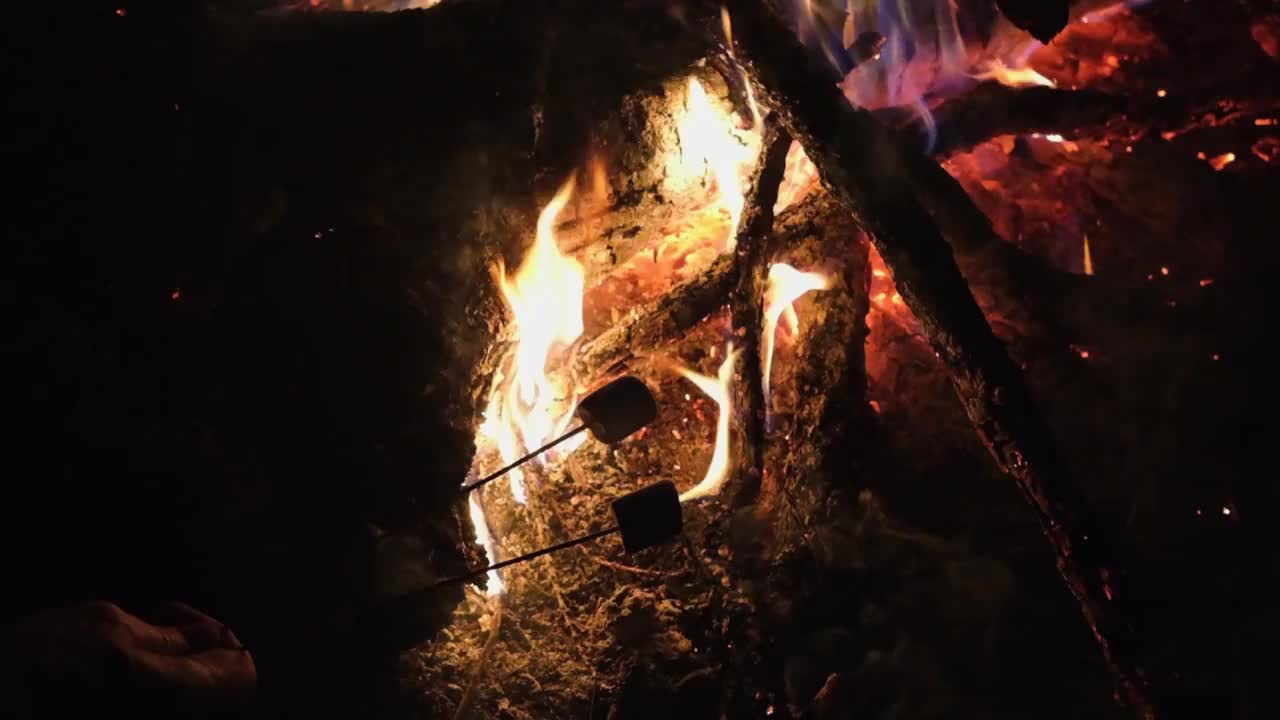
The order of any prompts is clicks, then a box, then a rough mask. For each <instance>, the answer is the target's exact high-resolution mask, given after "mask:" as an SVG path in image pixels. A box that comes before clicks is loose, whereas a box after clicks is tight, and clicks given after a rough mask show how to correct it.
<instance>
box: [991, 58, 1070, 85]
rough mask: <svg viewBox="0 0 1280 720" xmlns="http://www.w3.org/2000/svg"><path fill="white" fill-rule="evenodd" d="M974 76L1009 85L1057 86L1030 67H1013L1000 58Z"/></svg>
mask: <svg viewBox="0 0 1280 720" xmlns="http://www.w3.org/2000/svg"><path fill="white" fill-rule="evenodd" d="M973 77H974V79H977V80H995V81H996V82H998V83H1000V84H1001V85H1007V86H1009V87H1029V86H1032V85H1039V86H1041V87H1057V83H1055V82H1054V81H1052V80H1050V79H1049V78H1047V77H1045V76H1043V75H1041V74H1040V73H1038V72H1036V71H1035V70H1033V69H1031V68H1029V67H1019V68H1011V67H1009V66H1007V65H1005V64H1004V61H1002V60H999V59H996V60H992V61H991V63H990V64H989V65H987V69H986V70H984V71H983V72H980V73H977V74H975V75H973Z"/></svg>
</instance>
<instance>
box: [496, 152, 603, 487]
mask: <svg viewBox="0 0 1280 720" xmlns="http://www.w3.org/2000/svg"><path fill="white" fill-rule="evenodd" d="M573 187H574V181H573V178H572V177H570V178H569V180H568V181H567V182H565V184H564V185H562V186H561V187H560V190H559V192H557V193H556V195H555V197H554V198H552V199H551V202H549V203H547V206H546V207H545V208H543V210H542V213H541V214H540V215H539V216H538V229H537V234H536V235H535V237H534V241H533V247H531V248H530V249H529V254H528V255H526V256H525V259H524V261H523V262H522V263H521V264H520V267H519V268H518V269H517V270H516V272H515V274H514V275H511V276H508V275H507V273H506V268H505V267H504V266H503V265H502V263H501V262H499V264H498V286H499V288H500V289H501V291H502V297H503V299H504V300H506V303H507V307H508V308H509V309H510V310H511V315H512V318H513V321H514V323H515V327H516V332H517V339H516V347H515V351H514V353H513V356H512V361H511V362H512V366H513V370H514V376H513V377H511V378H510V379H509V380H508V381H507V382H506V384H505V387H503V382H502V381H503V380H504V378H503V377H502V376H499V377H497V378H495V382H494V385H493V387H494V391H493V394H492V395H491V396H490V399H489V408H488V410H487V411H486V413H485V422H484V424H483V425H481V432H482V434H484V435H485V436H486V437H488V438H490V439H491V440H493V441H494V443H495V444H496V445H497V446H498V453H499V455H500V456H501V457H502V460H503V462H504V463H508V462H512V461H514V460H515V459H516V458H517V457H519V455H520V450H521V447H520V446H521V445H523V448H524V449H525V450H526V451H527V450H531V449H533V448H536V447H538V446H540V445H542V444H543V443H545V442H546V441H547V440H549V439H551V437H552V436H553V435H556V434H559V433H561V432H563V431H564V429H565V427H566V425H567V424H568V421H569V419H570V418H571V417H572V413H573V404H574V402H576V398H572V399H571V400H570V401H569V403H568V406H567V407H566V406H565V403H564V401H563V397H562V395H563V393H561V392H559V391H558V390H557V389H556V388H555V387H554V386H553V385H552V382H551V380H550V378H548V377H547V373H546V368H547V361H548V360H549V359H550V358H551V356H552V354H553V353H554V352H557V351H559V350H562V349H564V348H567V347H569V346H570V345H572V344H573V343H574V342H575V341H576V340H577V339H578V338H579V337H580V336H581V335H582V293H583V286H584V282H585V280H584V272H583V268H582V264H581V263H579V262H578V261H577V260H574V259H573V258H571V257H568V256H566V255H564V254H562V253H561V252H560V248H559V247H557V246H556V238H555V224H556V218H557V217H558V216H559V215H560V211H561V210H563V209H564V206H565V205H566V204H567V203H568V202H569V198H570V197H572V195H573ZM500 388H501V389H500ZM517 434H518V441H517ZM577 444H581V441H579V443H577ZM577 444H575V445H571V446H570V447H569V448H567V449H566V448H564V446H561V452H568V451H571V450H572V449H573V448H574V447H577ZM510 478H511V494H512V496H513V497H514V498H515V499H516V501H517V502H519V503H520V504H524V503H525V501H526V496H525V491H524V487H523V482H522V475H521V474H520V473H518V472H513V473H511V475H510Z"/></svg>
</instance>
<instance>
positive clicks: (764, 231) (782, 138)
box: [729, 117, 791, 507]
mask: <svg viewBox="0 0 1280 720" xmlns="http://www.w3.org/2000/svg"><path fill="white" fill-rule="evenodd" d="M790 147H791V136H790V135H789V134H787V132H786V131H785V130H782V129H781V128H780V127H778V125H777V124H776V123H775V122H774V121H773V118H772V117H771V118H768V119H766V121H765V131H764V141H763V143H761V149H760V160H759V162H757V163H756V168H755V171H754V173H753V175H752V178H751V182H750V183H748V185H747V195H746V197H747V205H746V207H745V208H744V210H743V213H742V221H741V224H740V225H739V227H738V237H737V242H736V245H735V253H736V255H737V277H736V278H735V281H734V288H733V291H732V293H731V294H730V296H729V311H730V316H731V322H732V324H733V328H734V339H735V340H736V341H737V342H738V343H740V345H741V350H742V355H741V356H740V359H739V361H738V363H737V365H736V366H735V369H734V380H733V408H734V415H735V416H736V420H737V422H735V423H733V427H734V435H735V440H736V441H737V442H736V443H735V446H736V447H737V448H738V452H737V454H736V459H737V468H736V472H735V473H734V475H733V476H734V477H735V479H736V480H735V487H734V491H733V493H734V495H733V497H731V498H730V504H732V505H733V506H735V507H740V506H742V505H745V504H748V503H750V502H751V501H752V499H753V498H754V497H755V495H756V494H757V493H758V492H759V488H760V480H761V476H762V475H763V472H764V430H765V397H764V387H763V384H762V382H761V372H762V365H761V361H760V342H761V335H760V332H761V320H762V318H763V317H764V291H765V277H766V275H767V273H768V269H769V264H770V263H771V262H773V255H774V251H775V250H776V249H777V248H778V247H779V246H780V245H782V244H783V243H782V241H781V239H778V240H775V239H774V237H775V236H774V234H773V206H774V204H775V203H776V202H777V201H778V187H779V185H780V184H781V183H782V176H783V173H784V172H785V171H786V165H787V150H788V149H789V148H790ZM788 244H789V243H788Z"/></svg>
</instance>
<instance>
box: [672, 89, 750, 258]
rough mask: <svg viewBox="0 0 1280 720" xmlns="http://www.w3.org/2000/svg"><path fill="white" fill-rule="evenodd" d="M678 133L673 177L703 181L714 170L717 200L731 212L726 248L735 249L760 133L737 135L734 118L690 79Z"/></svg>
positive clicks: (712, 174)
mask: <svg viewBox="0 0 1280 720" xmlns="http://www.w3.org/2000/svg"><path fill="white" fill-rule="evenodd" d="M676 133H677V134H678V135H679V138H680V153H679V158H678V162H677V163H676V166H675V167H674V168H671V169H672V170H673V172H672V173H671V174H672V175H674V176H676V177H683V178H701V177H702V176H703V175H704V174H705V172H706V171H707V170H710V171H711V176H712V177H713V178H714V179H715V183H716V189H717V190H718V192H719V195H718V197H717V201H718V202H721V203H723V204H724V207H725V209H726V210H728V212H729V236H728V239H727V241H726V248H730V249H731V248H732V245H733V241H734V237H735V236H736V235H737V231H738V220H739V219H740V218H741V217H742V208H743V205H745V204H746V198H745V197H744V196H743V173H744V171H745V170H749V168H750V167H751V164H752V163H753V162H754V161H755V157H756V147H757V146H758V145H759V141H760V137H759V133H756V132H749V133H746V134H744V136H743V137H742V138H739V137H738V136H737V135H735V134H734V133H733V128H732V123H731V121H730V118H729V117H728V116H727V115H726V114H725V113H724V112H722V111H721V110H720V109H719V108H717V107H716V106H715V105H714V104H713V103H712V102H711V98H709V97H708V96H707V91H706V89H705V88H703V87H702V83H700V82H698V79H697V78H690V79H689V94H688V96H687V111H686V112H685V114H684V117H682V118H681V119H680V122H679V123H678V124H677V125H676Z"/></svg>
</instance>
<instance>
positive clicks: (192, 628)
mask: <svg viewBox="0 0 1280 720" xmlns="http://www.w3.org/2000/svg"><path fill="white" fill-rule="evenodd" d="M147 617H148V619H149V620H151V621H152V622H154V623H157V624H159V625H163V626H170V627H172V628H174V629H176V630H177V631H178V632H180V633H181V634H182V636H183V637H184V638H185V640H186V642H187V644H188V645H189V646H190V649H189V651H188V652H201V651H204V650H211V649H214V648H242V647H244V644H243V643H241V642H240V638H238V637H236V635H235V633H233V632H232V631H231V628H229V627H227V626H226V625H224V624H223V623H222V622H220V621H218V620H217V619H215V618H213V617H212V616H210V615H207V614H205V613H203V612H201V611H199V610H197V609H195V608H193V607H191V606H190V605H187V604H186V603H181V602H172V603H167V604H166V605H165V606H163V607H161V608H158V609H157V610H156V611H154V612H151V613H148V615H147Z"/></svg>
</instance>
